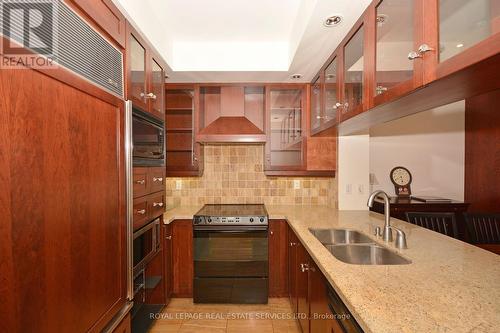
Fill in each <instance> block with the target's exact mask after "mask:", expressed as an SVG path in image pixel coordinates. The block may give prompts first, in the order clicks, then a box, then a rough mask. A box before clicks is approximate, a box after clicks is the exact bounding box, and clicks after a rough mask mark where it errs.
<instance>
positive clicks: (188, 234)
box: [171, 220, 194, 297]
mask: <svg viewBox="0 0 500 333" xmlns="http://www.w3.org/2000/svg"><path fill="white" fill-rule="evenodd" d="M171 225H172V297H193V277H194V267H193V265H194V262H193V260H194V257H193V221H192V220H175V221H173V222H172V223H171Z"/></svg>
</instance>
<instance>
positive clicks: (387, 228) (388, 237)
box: [367, 190, 392, 242]
mask: <svg viewBox="0 0 500 333" xmlns="http://www.w3.org/2000/svg"><path fill="white" fill-rule="evenodd" d="M377 195H380V196H382V198H383V199H384V215H385V224H384V230H383V232H382V239H383V240H384V242H392V230H391V204H390V202H389V196H388V195H387V193H385V192H384V191H382V190H378V191H375V192H373V193H372V194H370V197H369V198H368V203H367V205H368V207H370V208H372V207H373V202H374V201H375V198H376V197H377Z"/></svg>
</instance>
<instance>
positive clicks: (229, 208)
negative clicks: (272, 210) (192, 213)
mask: <svg viewBox="0 0 500 333" xmlns="http://www.w3.org/2000/svg"><path fill="white" fill-rule="evenodd" d="M196 215H197V216H227V217H236V216H242V217H243V216H267V210H266V207H265V206H264V205H262V204H257V205H254V204H248V205H247V204H230V205H205V206H203V208H202V209H200V211H199V212H198V213H196Z"/></svg>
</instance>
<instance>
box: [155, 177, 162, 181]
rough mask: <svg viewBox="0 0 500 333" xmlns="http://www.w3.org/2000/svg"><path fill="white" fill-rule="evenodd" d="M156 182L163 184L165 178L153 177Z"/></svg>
mask: <svg viewBox="0 0 500 333" xmlns="http://www.w3.org/2000/svg"><path fill="white" fill-rule="evenodd" d="M153 181H154V182H163V177H153Z"/></svg>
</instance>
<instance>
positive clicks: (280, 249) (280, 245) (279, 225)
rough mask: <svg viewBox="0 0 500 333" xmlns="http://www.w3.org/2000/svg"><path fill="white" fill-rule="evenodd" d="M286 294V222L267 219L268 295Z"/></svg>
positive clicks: (280, 295)
mask: <svg viewBox="0 0 500 333" xmlns="http://www.w3.org/2000/svg"><path fill="white" fill-rule="evenodd" d="M287 296H288V224H287V222H286V220H270V221H269V297H287Z"/></svg>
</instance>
